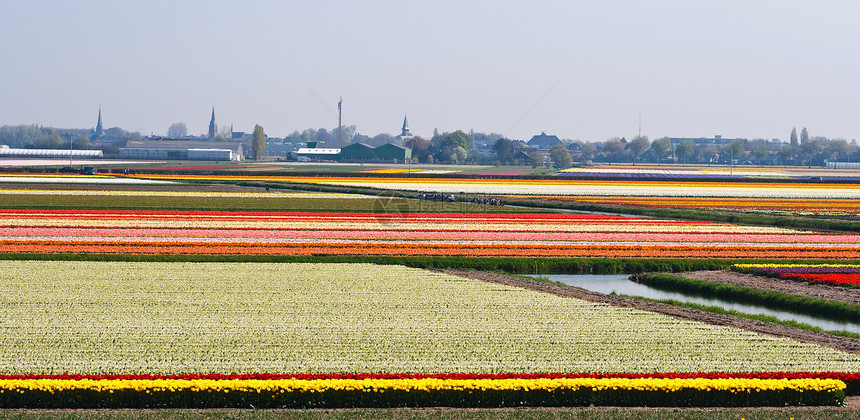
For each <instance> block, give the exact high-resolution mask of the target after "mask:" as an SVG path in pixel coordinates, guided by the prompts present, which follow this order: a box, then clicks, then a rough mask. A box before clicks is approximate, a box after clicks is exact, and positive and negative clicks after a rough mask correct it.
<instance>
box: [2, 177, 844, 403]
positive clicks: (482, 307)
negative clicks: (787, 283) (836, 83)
mask: <svg viewBox="0 0 860 420" xmlns="http://www.w3.org/2000/svg"><path fill="white" fill-rule="evenodd" d="M382 175H390V174H389V173H379V174H369V175H368V177H357V178H348V177H292V176H291V177H278V176H273V177H262V176H253V175H249V176H247V177H246V176H233V175H229V176H195V175H145V176H141V177H140V178H146V179H148V180H149V181H156V182H158V183H159V184H158V187H144V186H141V187H140V188H137V189H135V188H133V187H129V186H122V187H109V186H105V187H102V186H93V187H91V188H89V189H87V188H81V189H74V188H62V187H57V186H48V187H44V188H40V187H34V186H33V185H32V184H29V186H28V187H25V188H15V187H14V183H13V182H11V181H9V180H7V181H8V182H7V185H3V186H0V256H2V257H3V258H0V408H4V407H32V408H36V407H45V408H55V407H57V408H66V407H213V406H222V407H223V406H228V407H248V406H254V407H300V408H306V407H389V406H393V407H402V406H452V407H453V406H465V407H473V406H474V407H479V406H487V407H499V406H521V405H535V406H541V405H550V406H558V405H561V406H574V405H585V406H588V405H649V406H659V405H669V406H711V405H716V406H752V405H779V406H782V405H785V404H791V405H838V404H840V403H841V402H842V401H843V400H844V398H845V395H846V394H847V395H856V394H857V393H858V390H860V355H858V354H854V353H850V352H845V351H840V350H836V349H833V348H829V347H825V346H822V345H817V344H812V343H804V342H799V341H794V340H791V339H788V338H777V337H772V336H768V335H762V334H758V333H754V332H749V331H745V330H741V329H737V328H729V327H724V326H716V325H710V324H705V323H700V322H694V321H690V320H683V319H679V318H673V317H669V316H666V315H661V314H657V313H654V312H647V311H643V310H638V309H631V308H621V307H615V306H609V305H606V304H602V303H595V302H590V301H585V300H579V299H574V298H571V297H562V296H556V295H553V294H548V293H543V292H538V291H535V290H530V289H525V288H520V287H514V286H506V285H502V284H498V283H492V282H484V281H479V280H474V279H470V278H466V277H460V276H457V275H454V274H449V273H446V272H441V271H430V270H425V269H419V268H409V267H405V266H402V265H374V264H369V263H367V261H387V262H388V263H394V262H397V263H400V262H401V261H411V262H415V261H419V259H421V258H424V259H427V261H433V259H434V258H436V257H457V258H459V259H460V260H476V261H482V260H489V259H497V260H500V261H515V262H517V263H520V262H523V263H528V264H531V262H532V261H537V260H538V259H541V260H552V261H564V260H566V259H574V258H576V259H586V260H589V261H592V260H593V261H598V260H606V261H610V260H613V261H614V260H625V261H635V262H636V263H641V262H642V261H648V260H665V261H668V260H679V261H680V260H689V259H694V260H696V261H700V262H707V261H710V260H714V261H722V264H724V265H723V266H728V265H729V264H731V263H732V262H740V261H736V260H744V262H749V261H750V260H753V261H754V260H767V261H768V262H769V263H771V266H773V267H770V268H768V270H770V269H771V268H774V267H776V265H775V264H773V263H774V262H785V263H786V265H787V266H790V267H791V269H790V270H784V271H780V272H776V271H774V272H768V273H769V274H768V275H775V276H783V275H785V276H784V277H787V278H788V277H790V276H799V277H792V278H796V279H800V280H803V281H809V282H819V281H821V282H829V283H831V284H833V283H840V284H843V285H845V286H846V287H852V284H853V283H852V282H850V281H843V280H840V279H843V277H844V276H846V275H848V276H850V275H852V274H851V273H853V271H851V270H856V269H857V262H858V261H860V234H857V233H838V232H820V231H814V230H795V229H787V228H780V227H768V226H744V225H737V224H728V223H714V222H703V221H681V220H669V219H657V218H645V217H633V216H623V215H607V214H580V213H570V212H567V213H562V212H552V211H551V210H540V209H538V210H533V209H527V208H516V207H513V206H489V205H487V206H485V205H475V204H471V203H450V202H426V201H423V200H408V199H406V198H403V197H400V196H398V195H397V194H394V196H395V198H392V197H373V196H367V195H359V194H344V193H340V192H314V193H309V192H301V191H294V190H289V185H290V183H296V184H302V186H303V187H306V186H307V185H309V184H320V185H336V186H361V187H373V188H378V189H392V190H406V191H416V192H417V191H421V192H434V193H452V194H460V193H461V192H464V193H473V194H507V195H510V196H511V197H514V196H516V195H528V196H530V197H533V198H535V197H553V198H554V199H559V198H560V199H571V198H577V199H583V200H595V202H599V200H617V199H618V197H620V196H622V195H624V196H625V197H626V198H627V199H629V200H631V202H632V200H636V199H639V200H646V201H647V200H650V199H654V198H655V197H658V198H659V200H664V201H656V202H655V203H656V204H655V205H661V203H664V204H666V205H667V206H673V207H683V206H685V205H686V206H690V207H691V208H692V207H694V206H696V207H695V208H707V207H708V203H709V202H710V203H713V206H714V207H713V208H716V206H719V205H724V204H725V203H728V202H732V201H736V202H744V203H746V204H744V205H743V206H742V207H745V208H752V207H753V205H756V206H759V207H760V208H765V207H767V206H771V208H772V209H776V208H777V207H778V206H779V203H780V202H782V205H783V207H784V208H785V209H786V211H791V209H792V208H793V209H795V210H797V209H799V208H801V207H802V206H803V205H808V208H807V210H810V211H824V210H825V208H827V207H828V206H830V207H832V208H834V209H841V210H838V211H842V212H844V214H849V216H850V214H853V213H851V212H852V211H855V208H853V207H852V206H851V203H853V202H854V201H855V200H857V199H858V195H860V185H854V184H820V185H816V186H815V187H814V188H813V187H810V186H807V185H800V184H789V183H785V184H782V183H775V184H773V183H772V184H758V183H755V182H738V183H732V184H730V185H725V184H719V183H713V182H691V183H687V184H675V183H665V182H664V183H658V182H653V183H652V182H647V181H646V182H642V181H639V182H623V181H606V182H594V181H582V180H576V179H572V178H567V179H558V180H556V179H533V180H529V179H506V180H480V179H446V178H433V179H431V178H389V177H382ZM377 176H379V177H378V178H377ZM393 176H395V177H396V176H400V175H399V174H396V173H395V174H394V175H393ZM444 176H447V175H444ZM123 178H124V177H122V176H119V177H117V178H116V179H123ZM106 179H110V178H106ZM128 179H137V178H131V177H129V178H128ZM207 180H210V181H211V180H215V181H225V182H245V181H254V182H266V183H267V184H265V185H266V186H267V187H266V188H265V189H264V188H262V187H260V186H257V187H255V188H256V190H253V191H250V190H251V189H252V187H243V188H246V189H245V190H241V191H240V190H239V189H238V188H236V190H235V191H209V192H195V191H190V190H188V189H187V188H190V187H188V186H185V187H184V188H186V189H184V190H181V191H180V189H179V188H175V189H173V190H172V189H171V188H172V187H170V184H172V183H177V182H184V181H194V182H204V181H207ZM28 182H29V181H28ZM69 182H72V181H69ZM270 183H274V184H270ZM269 185H278V186H280V185H283V186H284V188H283V191H269V189H268V186H269ZM276 188H277V187H276ZM781 197H791V198H790V199H789V198H781ZM791 200H794V201H791ZM643 202H644V201H643ZM813 202H817V203H818V204H816V205H815V206H818V207H815V206H813V205H812V204H810V203H813ZM673 203H674V204H673ZM721 203H722V204H721ZM804 211H805V210H804ZM204 255H205V256H207V257H206V258H202V257H200V258H197V256H204ZM401 257H402V258H401ZM333 258H334V259H339V260H340V261H360V262H359V263H334V262H331V261H330V260H331V259H333ZM198 260H205V261H206V262H191V261H198ZM437 260H439V261H441V258H439V259H437ZM799 260H807V261H812V260H815V261H819V262H822V261H828V262H829V264H828V265H827V267H826V268H825V266H824V265H821V264H819V265H816V266H811V265H808V266H802V265H799V264H795V263H796V262H797V261H799ZM156 261H159V262H156ZM228 261H245V262H228ZM251 261H254V262H251ZM284 261H286V262H284ZM298 261H313V262H298ZM428 266H431V267H432V266H433V265H428ZM837 268H838V270H839V271H834V270H837ZM736 269H737V270H743V271H747V270H755V269H757V268H754V267H752V266H750V267H741V266H740V265H738V267H737V268H736ZM762 270H764V269H762ZM828 270H829V271H828ZM765 271H766V270H765ZM761 273H764V271H762V272H761ZM836 274H838V275H839V276H843V277H839V278H838V279H837V277H835V276H834V275H836ZM812 275H816V276H819V277H814V278H813V277H809V276H812ZM804 276H806V277H804ZM821 276H825V277H826V276H829V277H826V279H825V277H821Z"/></svg>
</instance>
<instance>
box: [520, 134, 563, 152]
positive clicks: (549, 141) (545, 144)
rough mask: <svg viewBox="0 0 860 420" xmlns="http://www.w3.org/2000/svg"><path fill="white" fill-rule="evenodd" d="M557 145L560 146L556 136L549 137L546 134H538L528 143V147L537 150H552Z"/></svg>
mask: <svg viewBox="0 0 860 420" xmlns="http://www.w3.org/2000/svg"><path fill="white" fill-rule="evenodd" d="M557 144H562V143H561V140H559V139H558V136H549V135H547V134H546V133H540V135H539V136H533V137H532V138H531V140H529V143H528V145H529V147H533V148H535V149H538V150H549V149H552V146H555V145H557Z"/></svg>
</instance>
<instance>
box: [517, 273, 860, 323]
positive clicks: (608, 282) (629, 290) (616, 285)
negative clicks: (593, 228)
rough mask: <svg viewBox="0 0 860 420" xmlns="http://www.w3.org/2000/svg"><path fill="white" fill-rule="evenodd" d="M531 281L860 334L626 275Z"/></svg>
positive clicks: (547, 276)
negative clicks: (656, 285)
mask: <svg viewBox="0 0 860 420" xmlns="http://www.w3.org/2000/svg"><path fill="white" fill-rule="evenodd" d="M531 277H540V278H545V279H549V280H551V281H557V282H560V283H564V284H567V285H570V286H576V287H581V288H583V289H586V290H590V291H592V292H598V293H605V294H610V293H612V292H615V293H616V294H619V295H628V296H641V297H645V298H649V299H673V300H677V301H681V302H690V303H697V304H700V305H709V306H719V307H722V308H724V309H732V310H735V311H738V312H744V313H748V314H765V315H771V316H775V317H777V318H779V319H781V320H791V321H797V322H803V323H806V324H809V325H814V326H816V327H820V328H822V329H825V330H845V331H850V332H854V333H860V324H858V323H852V322H842V321H833V320H829V319H821V318H814V317H811V316H809V315H805V314H796V313H793V312H786V311H778V310H774V309H770V308H765V307H763V306H757V305H750V304H748V303H738V302H733V301H727V300H723V299H716V298H709V297H702V296H700V295H691V294H687V293H683V292H670V291H665V290H661V289H655V288H653V287H650V286H646V285H644V284H639V283H636V282H633V281H631V280H630V279H629V277H630V275H629V274H541V275H533V276H531Z"/></svg>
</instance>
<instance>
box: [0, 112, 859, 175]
mask: <svg viewBox="0 0 860 420" xmlns="http://www.w3.org/2000/svg"><path fill="white" fill-rule="evenodd" d="M339 105H340V104H339ZM339 108H340V106H339ZM786 131H787V132H788V131H789V130H786ZM256 154H259V155H260V156H256ZM70 156H72V157H78V158H81V157H86V158H119V159H135V160H201V161H242V160H245V159H255V160H281V161H297V162H357V163H392V164H397V163H400V164H405V163H416V164H417V163H421V164H483V165H497V166H498V165H525V166H532V167H548V168H565V167H570V166H574V165H590V164H610V165H611V164H637V163H680V164H738V165H803V166H827V167H831V168H855V169H856V168H860V148H858V145H857V142H856V140H851V141H848V140H845V139H829V138H826V137H823V136H810V134H809V133H808V131H807V130H806V128H801V130H800V131H798V130H797V129H796V128H791V129H790V134H789V135H788V136H787V137H786V138H785V139H779V138H773V139H745V138H724V137H722V136H720V135H714V136H712V137H661V138H656V139H649V138H648V137H647V136H641V135H639V136H635V137H632V138H630V139H628V138H626V137H613V138H609V139H603V140H599V141H583V140H571V139H563V138H559V137H558V136H557V135H555V134H548V133H545V132H541V133H535V134H534V135H533V136H532V137H531V138H530V139H509V138H505V137H504V136H503V135H501V134H497V133H480V132H474V131H469V132H464V131H461V130H458V131H454V132H444V133H440V132H438V131H436V130H434V133H433V136H432V137H429V138H424V137H421V136H415V135H413V134H412V133H411V131H410V129H409V122H408V120H407V118H406V117H405V116H404V119H403V122H402V124H401V126H400V133H399V135H396V136H395V135H390V134H378V135H376V136H374V137H369V136H366V135H362V134H360V133H358V132H357V130H356V127H355V126H343V125H338V127H335V128H333V129H331V130H328V129H324V128H321V129H307V130H304V131H302V132H298V131H296V132H293V133H292V134H290V135H289V136H287V137H284V138H276V137H268V136H265V140H263V141H262V142H261V144H257V145H255V144H254V138H253V135H252V134H251V133H247V132H243V131H234V130H233V127H232V126H231V127H229V128H221V129H220V130H219V128H218V125H217V124H216V120H215V109H214V108H213V109H212V116H211V119H210V122H209V131H208V133H207V134H206V135H200V136H193V135H188V133H187V129H186V128H185V124H184V123H177V124H173V125H172V126H171V127H170V129H169V130H168V135H166V136H156V135H149V136H144V135H141V134H140V133H136V132H128V131H125V130H123V129H121V128H119V127H113V128H108V129H105V128H104V126H103V123H102V115H101V109H99V112H98V119H97V122H96V126H95V127H93V128H91V129H58V128H50V127H43V126H39V125H18V126H10V125H5V126H2V127H0V158H4V157H15V158H68V157H70Z"/></svg>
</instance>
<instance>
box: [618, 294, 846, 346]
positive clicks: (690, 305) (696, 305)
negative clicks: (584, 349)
mask: <svg viewBox="0 0 860 420" xmlns="http://www.w3.org/2000/svg"><path fill="white" fill-rule="evenodd" d="M619 296H624V297H629V298H634V299H639V300H646V301H649V302H657V303H664V304H667V305H673V306H683V307H686V308H693V309H699V310H702V311H705V312H711V313H715V314H720V315H732V316H737V317H741V318H747V319H752V320H756V321H764V322H770V323H773V324H779V325H785V326H788V327H794V328H800V329H802V330H809V331H816V332H823V333H827V334H831V335H838V336H841V337H848V338H857V339H860V334H857V333H853V332H850V331H845V330H825V329H822V328H820V327H816V326H814V325H809V324H807V323H805V322H797V321H792V320H783V319H779V318H777V317H775V316H772V315H765V314H750V313H747V312H740V311H736V310H734V309H725V308H723V307H721V306H713V305H702V304H699V303H693V302H682V301H680V300H674V299H651V298H646V297H642V296H629V295H619Z"/></svg>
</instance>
